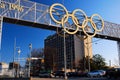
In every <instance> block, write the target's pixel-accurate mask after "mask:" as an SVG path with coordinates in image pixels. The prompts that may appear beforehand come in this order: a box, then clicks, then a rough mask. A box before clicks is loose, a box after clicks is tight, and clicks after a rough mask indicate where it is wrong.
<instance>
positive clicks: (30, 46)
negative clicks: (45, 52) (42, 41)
mask: <svg viewBox="0 0 120 80" xmlns="http://www.w3.org/2000/svg"><path fill="white" fill-rule="evenodd" d="M29 49H30V56H29V59H30V60H29V71H28V77H30V67H31V50H32V44H29Z"/></svg>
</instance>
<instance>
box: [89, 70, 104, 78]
mask: <svg viewBox="0 0 120 80" xmlns="http://www.w3.org/2000/svg"><path fill="white" fill-rule="evenodd" d="M102 75H103V74H102V72H100V71H97V70H96V71H91V72H88V73H87V76H88V77H101V76H102Z"/></svg>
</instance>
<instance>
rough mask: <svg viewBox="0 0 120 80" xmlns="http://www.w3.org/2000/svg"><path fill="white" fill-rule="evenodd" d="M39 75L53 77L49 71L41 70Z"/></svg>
mask: <svg viewBox="0 0 120 80" xmlns="http://www.w3.org/2000/svg"><path fill="white" fill-rule="evenodd" d="M39 77H45V78H46V77H48V78H51V77H53V76H52V74H51V73H48V72H40V73H39Z"/></svg>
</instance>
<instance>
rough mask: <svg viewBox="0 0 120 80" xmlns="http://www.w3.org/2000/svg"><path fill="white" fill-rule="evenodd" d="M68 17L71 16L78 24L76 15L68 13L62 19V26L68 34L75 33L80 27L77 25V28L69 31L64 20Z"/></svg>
mask: <svg viewBox="0 0 120 80" xmlns="http://www.w3.org/2000/svg"><path fill="white" fill-rule="evenodd" d="M68 17H71V18H72V20H73V21H76V23H77V24H78V22H77V18H76V17H75V16H73V15H72V14H68V15H64V17H63V18H62V21H61V22H62V27H63V28H64V31H65V32H67V33H68V34H75V33H77V31H78V30H79V27H76V30H75V31H73V32H71V31H68V30H67V28H65V26H64V22H65V20H66V18H68Z"/></svg>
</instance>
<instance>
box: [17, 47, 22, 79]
mask: <svg viewBox="0 0 120 80" xmlns="http://www.w3.org/2000/svg"><path fill="white" fill-rule="evenodd" d="M17 52H18V77H19V74H20V53H21V50H20V48H19V49H18V51H17Z"/></svg>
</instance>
